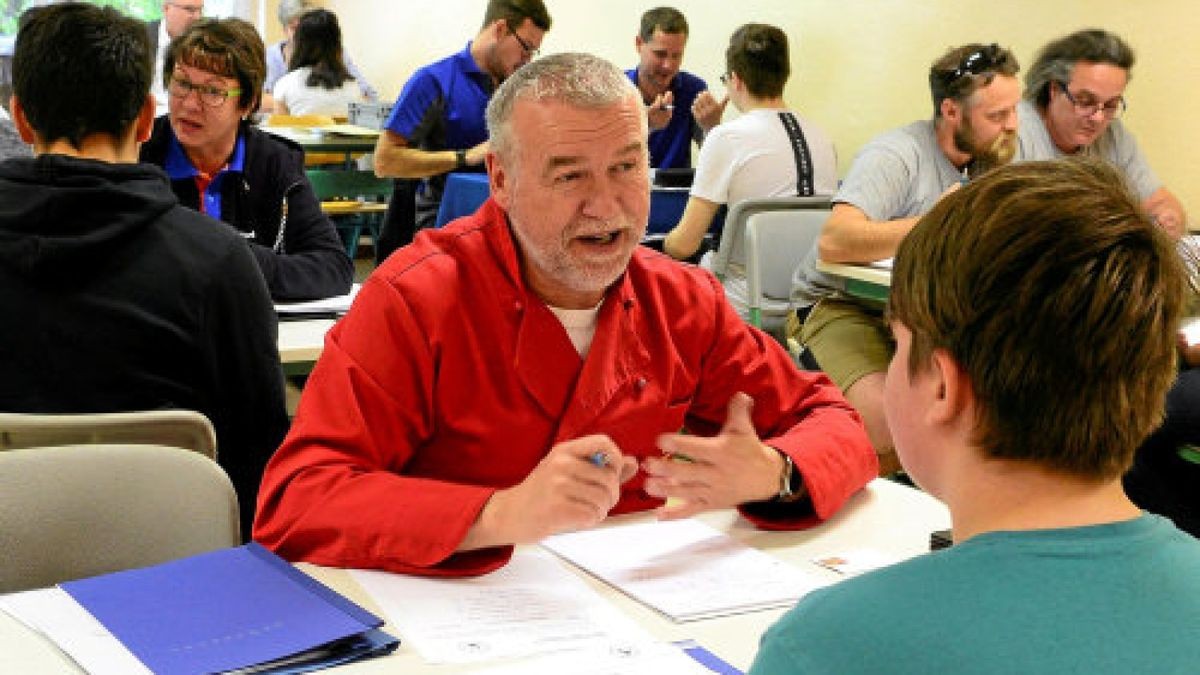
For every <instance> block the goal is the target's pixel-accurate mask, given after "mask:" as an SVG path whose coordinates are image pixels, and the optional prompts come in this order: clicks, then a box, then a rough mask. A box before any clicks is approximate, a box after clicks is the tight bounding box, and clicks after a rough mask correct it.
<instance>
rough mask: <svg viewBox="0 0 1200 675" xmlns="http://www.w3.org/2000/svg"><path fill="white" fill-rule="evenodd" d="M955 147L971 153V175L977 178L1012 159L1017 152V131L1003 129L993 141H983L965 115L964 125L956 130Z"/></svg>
mask: <svg viewBox="0 0 1200 675" xmlns="http://www.w3.org/2000/svg"><path fill="white" fill-rule="evenodd" d="M954 147H956V148H958V150H959V151H961V152H965V153H967V154H969V155H971V159H972V163H971V177H972V178H975V177H976V176H979V175H981V174H983V173H984V172H986V171H989V170H991V169H994V168H996V167H998V166H1004V165H1005V164H1008V163H1009V162H1011V161H1012V159H1013V157H1014V156H1015V155H1016V154H1017V132H1015V131H1001V132H1000V133H998V134H996V136H995V137H994V138H992V140H991V141H988V142H986V143H983V142H980V140H979V138H978V135H977V134H976V133H975V128H974V127H972V126H971V122H970V118H968V117H964V118H963V123H962V126H961V127H959V128H958V129H956V130H955V131H954Z"/></svg>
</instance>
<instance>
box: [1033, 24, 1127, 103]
mask: <svg viewBox="0 0 1200 675" xmlns="http://www.w3.org/2000/svg"><path fill="white" fill-rule="evenodd" d="M1080 61H1086V62H1088V63H1107V64H1109V65H1113V66H1116V67H1118V68H1121V69H1123V70H1124V71H1125V73H1126V74H1127V75H1131V73H1130V70H1131V69H1132V68H1133V62H1134V55H1133V49H1131V48H1130V47H1129V45H1128V44H1126V43H1125V41H1124V40H1122V39H1121V38H1120V37H1119V36H1118V35H1116V34H1115V33H1110V32H1108V31H1106V30H1102V29H1099V28H1089V29H1086V30H1080V31H1076V32H1074V33H1071V34H1070V35H1067V36H1064V37H1061V38H1059V39H1057V40H1055V41H1053V42H1051V43H1050V44H1048V45H1046V46H1045V47H1042V50H1041V51H1040V52H1038V55H1037V59H1036V60H1035V61H1034V62H1033V65H1032V66H1030V68H1029V72H1028V73H1026V74H1025V93H1024V96H1025V98H1026V99H1027V100H1029V101H1032V102H1034V103H1035V104H1037V106H1038V107H1039V108H1045V107H1046V104H1047V103H1049V102H1050V86H1051V85H1052V84H1053V83H1055V82H1061V83H1063V84H1064V85H1065V84H1066V83H1067V82H1070V81H1071V73H1072V71H1074V70H1075V64H1076V63H1079V62H1080Z"/></svg>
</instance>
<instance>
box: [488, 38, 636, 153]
mask: <svg viewBox="0 0 1200 675" xmlns="http://www.w3.org/2000/svg"><path fill="white" fill-rule="evenodd" d="M636 95H637V90H636V89H634V87H633V83H632V82H631V81H630V80H629V77H628V76H627V75H625V73H624V72H623V71H622V70H621V69H620V68H618V67H616V66H615V65H613V64H612V63H611V62H609V61H606V60H604V59H602V58H600V57H598V56H593V55H591V54H582V53H576V52H568V53H563V54H553V55H551V56H546V57H544V58H540V59H537V60H536V61H531V62H530V63H528V64H526V65H524V66H522V67H521V68H518V69H517V71H516V72H515V73H513V74H512V75H511V76H509V78H508V79H507V80H505V81H504V84H502V85H500V88H499V89H497V90H496V93H495V94H494V95H493V96H492V100H491V101H490V102H489V103H488V107H487V127H488V137H489V138H490V143H491V149H492V151H493V152H495V153H496V154H497V155H501V156H504V157H509V156H510V154H509V153H510V152H511V150H512V146H513V139H512V138H511V136H512V134H511V132H510V129H509V120H510V119H511V118H512V113H513V108H514V107H515V106H516V104H517V101H519V100H521V99H530V100H535V101H545V100H554V101H561V102H563V103H567V104H569V105H573V106H578V107H580V108H605V107H608V106H611V105H615V104H617V103H619V102H621V101H623V100H625V99H626V98H628V97H630V96H636Z"/></svg>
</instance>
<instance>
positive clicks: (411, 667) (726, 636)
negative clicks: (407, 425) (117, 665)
mask: <svg viewBox="0 0 1200 675" xmlns="http://www.w3.org/2000/svg"><path fill="white" fill-rule="evenodd" d="M647 517H649V516H648V515H646V514H638V515H634V516H625V517H623V518H621V519H614V520H615V521H617V522H628V520H629V519H644V518H647ZM702 519H703V520H704V521H706V522H708V523H709V524H710V525H713V526H715V527H717V528H719V529H721V530H723V531H725V532H727V533H728V534H730V535H731V536H733V537H735V538H737V539H739V540H741V541H743V542H745V543H746V544H748V545H750V546H753V547H755V548H758V549H761V550H763V551H766V552H768V553H770V554H772V555H776V556H778V557H779V558H781V559H783V560H786V561H788V562H790V563H794V564H796V565H803V566H806V567H807V568H810V569H812V570H815V571H817V573H821V574H826V575H828V576H829V577H830V578H838V575H837V574H835V573H834V572H829V571H826V570H825V569H824V568H821V567H818V566H816V565H813V564H812V563H811V562H810V560H811V559H812V558H815V557H820V556H827V555H833V554H839V553H846V552H848V551H850V550H852V549H855V548H864V547H869V548H874V549H878V550H880V551H883V552H887V553H892V554H895V555H898V556H910V555H915V554H918V553H922V552H924V551H927V550H928V549H929V534H930V532H932V531H933V530H938V529H944V528H947V527H949V526H950V518H949V515H948V513H947V511H946V509H945V507H944V506H943V505H942V504H941V503H940V502H938V501H936V500H934V499H933V498H932V497H930V496H928V495H926V494H925V493H923V492H920V491H917V490H913V489H911V488H908V487H905V486H903V485H899V484H896V483H892V482H889V481H886V480H882V479H877V480H875V481H873V482H872V483H871V484H870V485H868V486H867V488H866V489H864V490H863V491H862V492H860V493H859V494H858V495H856V496H855V497H854V498H853V499H851V500H850V502H849V503H848V504H847V505H846V507H845V508H843V509H842V510H841V511H840V512H839V513H838V514H837V515H835V516H834V517H833V518H832V519H831V520H829V521H828V522H826V523H823V524H822V525H820V526H818V527H815V528H812V529H809V530H804V531H799V532H767V531H764V530H758V529H755V528H754V527H753V526H752V525H750V524H749V523H748V522H746V521H745V520H744V519H742V518H741V517H739V516H738V515H737V513H735V512H733V511H721V512H715V513H711V514H707V515H705V516H703V517H702ZM300 567H301V568H302V569H304V570H305V571H306V572H308V573H309V574H311V575H312V576H314V577H316V578H317V579H319V580H321V581H323V582H324V583H326V584H328V585H329V586H331V587H333V588H334V589H336V590H337V591H339V592H341V593H342V594H344V595H346V596H348V597H349V598H351V599H353V600H354V601H355V602H358V603H360V604H361V605H363V606H365V607H367V608H368V609H370V610H372V611H374V612H375V613H376V614H379V610H378V608H377V607H376V606H375V604H374V603H373V602H372V601H371V599H370V598H369V597H367V595H366V594H365V593H364V591H363V590H362V588H361V587H359V586H358V584H357V583H356V582H355V581H354V580H353V578H352V577H351V576H350V575H349V574H348V573H347V572H346V571H345V570H341V569H334V568H326V567H317V566H314V565H307V564H302V565H300ZM571 569H574V568H571ZM581 576H583V578H584V579H585V580H586V582H587V583H588V584H589V585H590V586H591V587H592V588H594V589H596V590H597V591H598V592H599V593H600V595H601V596H602V597H604V598H606V599H607V600H608V601H610V602H612V603H613V605H615V606H616V607H617V608H618V609H619V610H620V611H621V612H623V613H625V614H626V615H628V616H629V617H631V618H633V619H634V620H635V621H637V622H638V623H639V624H641V625H642V626H643V627H644V628H645V629H646V630H647V631H649V632H650V633H651V634H652V635H654V636H655V637H656V638H659V639H661V640H681V639H688V638H691V639H695V640H696V641H697V642H699V643H700V644H701V645H702V646H704V647H705V648H706V649H708V650H709V651H711V652H713V653H715V654H716V655H718V656H720V657H721V658H723V659H725V660H726V661H728V662H729V663H730V664H732V665H733V666H735V667H737V668H739V669H741V670H743V671H744V670H746V669H748V668H749V667H750V663H751V662H752V661H753V659H754V654H755V653H756V651H757V649H758V640H759V637H760V636H761V635H762V633H763V631H765V630H766V629H767V627H768V626H770V625H771V624H772V623H774V622H775V620H776V619H778V618H779V617H780V616H781V615H782V614H783V612H784V611H785V610H783V609H776V610H767V611H762V612H756V613H751V614H741V615H737V616H730V617H721V618H716V619H708V620H705V621H696V622H690V623H683V624H676V623H672V622H671V621H669V620H668V619H666V618H664V617H662V616H661V615H659V614H657V613H655V612H654V611H653V610H650V609H648V608H647V607H644V606H643V605H641V604H639V603H637V602H635V601H633V600H631V599H629V598H628V597H626V596H624V595H622V594H621V593H620V592H619V591H616V590H614V589H612V588H610V587H609V586H607V585H605V584H603V583H602V582H599V581H597V580H595V579H593V578H591V577H588V576H586V575H582V574H581ZM385 629H386V628H385ZM400 637H401V639H402V640H403V636H400ZM485 665H495V664H494V663H489V664H485ZM481 667H482V666H481V665H475V666H470V667H464V666H455V665H444V666H435V665H430V664H427V663H425V662H424V660H422V659H421V657H420V656H419V655H418V654H417V653H416V652H415V651H414V650H413V647H412V645H410V644H407V643H405V642H403V641H402V642H401V645H400V648H399V649H398V650H397V651H396V652H395V653H394V654H391V655H389V656H386V657H382V658H377V659H369V660H365V661H362V662H359V663H353V664H349V665H346V666H342V667H340V668H337V669H334V670H335V671H336V672H339V673H348V674H349V673H364V674H365V673H377V674H381V675H382V674H384V673H389V674H394V673H406V674H408V675H419V674H421V673H463V672H470V671H471V670H475V669H479V668H481ZM77 672H80V671H79V670H78V669H77V668H76V667H75V666H74V664H73V663H72V662H70V661H69V660H68V659H66V658H65V657H64V656H63V655H62V654H61V653H60V652H59V651H58V649H57V648H56V647H55V646H54V645H53V644H52V643H51V642H49V641H48V640H47V639H45V638H43V637H42V636H40V635H38V634H36V633H33V632H32V631H29V630H28V629H26V628H25V627H24V626H23V625H22V624H20V623H19V622H17V621H16V620H15V619H12V618H11V617H9V616H8V615H7V614H4V613H3V612H0V673H23V674H34V673H77Z"/></svg>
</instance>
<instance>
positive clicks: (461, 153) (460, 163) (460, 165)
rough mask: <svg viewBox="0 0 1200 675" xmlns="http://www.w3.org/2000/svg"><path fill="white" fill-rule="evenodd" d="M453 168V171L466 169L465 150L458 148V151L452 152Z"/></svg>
mask: <svg viewBox="0 0 1200 675" xmlns="http://www.w3.org/2000/svg"><path fill="white" fill-rule="evenodd" d="M454 168H455V169H465V168H467V151H466V150H463V149H462V148H459V149H458V150H455V151H454Z"/></svg>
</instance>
